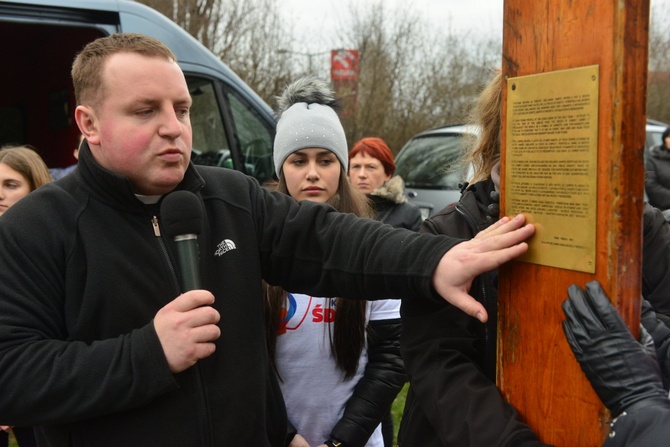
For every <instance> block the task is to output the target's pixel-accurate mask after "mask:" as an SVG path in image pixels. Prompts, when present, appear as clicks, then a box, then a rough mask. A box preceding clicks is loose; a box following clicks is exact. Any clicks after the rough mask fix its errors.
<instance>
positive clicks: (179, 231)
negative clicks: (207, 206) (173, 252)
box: [161, 191, 204, 238]
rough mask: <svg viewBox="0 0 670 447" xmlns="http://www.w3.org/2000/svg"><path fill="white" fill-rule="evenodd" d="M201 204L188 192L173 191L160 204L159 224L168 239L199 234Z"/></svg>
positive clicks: (201, 212) (200, 229)
mask: <svg viewBox="0 0 670 447" xmlns="http://www.w3.org/2000/svg"><path fill="white" fill-rule="evenodd" d="M203 214H204V213H203V210H202V204H201V203H200V199H198V196H196V195H195V194H193V193H192V192H190V191H173V192H171V193H170V194H168V195H166V196H165V197H163V201H162V202H161V222H162V225H163V230H164V231H165V233H166V234H167V235H168V236H169V237H172V238H174V237H176V236H180V235H183V234H200V232H201V231H202V219H203Z"/></svg>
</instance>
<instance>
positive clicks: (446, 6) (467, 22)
mask: <svg viewBox="0 0 670 447" xmlns="http://www.w3.org/2000/svg"><path fill="white" fill-rule="evenodd" d="M351 2H353V3H355V4H362V5H365V4H369V3H371V2H372V0H280V3H279V4H280V8H281V11H282V13H283V14H284V15H285V17H286V20H288V21H289V22H290V23H294V24H295V27H296V36H297V37H299V36H305V37H301V39H302V40H303V42H302V43H303V45H304V46H305V48H306V49H308V51H310V52H316V51H325V50H328V49H330V48H332V47H333V46H335V47H337V46H338V45H340V44H341V43H340V42H337V39H336V36H335V30H337V28H338V25H339V24H342V22H343V21H344V20H345V19H346V18H347V17H349V15H350V14H349V8H350V4H351ZM383 2H384V5H385V6H388V7H389V10H394V9H395V7H396V5H408V4H409V5H411V11H412V12H416V13H417V14H420V15H421V16H422V17H423V18H424V19H425V20H426V21H427V25H428V26H435V27H447V26H449V24H450V25H451V27H452V29H453V30H454V31H458V30H461V29H462V30H466V31H471V32H477V33H485V34H488V36H489V37H493V38H497V39H500V40H502V17H503V4H504V1H503V0H412V1H410V2H408V1H407V0H383ZM651 5H652V8H653V9H656V8H658V7H661V8H663V9H664V10H665V11H667V10H668V8H670V0H651Z"/></svg>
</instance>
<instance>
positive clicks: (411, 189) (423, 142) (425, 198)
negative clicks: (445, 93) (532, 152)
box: [396, 119, 670, 219]
mask: <svg viewBox="0 0 670 447" xmlns="http://www.w3.org/2000/svg"><path fill="white" fill-rule="evenodd" d="M668 126H670V125H669V124H666V123H662V122H660V121H656V120H652V119H648V120H647V126H646V131H647V139H646V144H645V156H646V154H647V151H648V150H649V149H650V148H651V147H652V146H657V145H659V144H661V135H662V134H663V131H664V130H665V129H666V128H667V127H668ZM464 134H472V135H477V128H476V127H473V126H464V125H450V126H443V127H438V128H435V129H430V130H426V131H424V132H421V133H419V134H417V135H415V136H413V137H412V138H410V140H409V141H408V142H407V143H406V144H405V145H404V146H403V148H402V149H401V150H400V152H398V155H397V156H396V174H398V175H400V176H401V177H402V178H403V180H405V194H406V195H407V197H408V200H409V201H410V202H412V203H414V204H415V205H417V206H419V208H421V214H422V216H423V217H424V219H425V218H427V217H429V216H432V215H433V214H435V213H437V212H438V211H440V210H441V209H443V208H444V207H445V206H447V205H449V204H452V203H455V202H457V201H458V199H459V198H460V196H461V192H460V186H459V185H461V184H463V183H464V182H465V181H467V180H468V169H467V167H463V166H461V165H460V157H461V155H462V151H463V149H464V146H463V135H464Z"/></svg>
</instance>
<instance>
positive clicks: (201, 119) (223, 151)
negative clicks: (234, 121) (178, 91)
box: [186, 76, 233, 168]
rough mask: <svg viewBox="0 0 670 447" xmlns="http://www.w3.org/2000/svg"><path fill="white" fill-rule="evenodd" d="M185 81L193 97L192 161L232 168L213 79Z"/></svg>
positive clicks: (188, 79) (191, 78)
mask: <svg viewBox="0 0 670 447" xmlns="http://www.w3.org/2000/svg"><path fill="white" fill-rule="evenodd" d="M186 83H187V84H188V90H189V92H190V93H191V98H192V99H193V105H192V106H191V127H192V128H193V155H192V159H193V163H195V164H201V165H208V166H223V167H227V168H232V167H233V163H232V160H231V158H230V147H229V145H228V138H227V136H226V129H225V127H224V125H223V121H222V118H221V116H222V115H221V110H220V108H219V104H218V101H217V100H216V92H215V90H214V84H213V82H212V81H211V80H209V79H203V78H200V77H197V76H187V77H186Z"/></svg>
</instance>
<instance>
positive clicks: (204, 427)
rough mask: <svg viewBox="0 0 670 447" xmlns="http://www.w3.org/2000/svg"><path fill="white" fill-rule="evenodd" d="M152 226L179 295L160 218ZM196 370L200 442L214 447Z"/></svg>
mask: <svg viewBox="0 0 670 447" xmlns="http://www.w3.org/2000/svg"><path fill="white" fill-rule="evenodd" d="M151 226H152V227H153V230H154V236H156V239H157V240H158V244H159V245H160V247H161V251H162V252H163V258H164V259H165V262H166V263H167V265H168V267H169V269H170V277H171V278H172V285H173V286H174V289H175V290H176V291H177V293H178V294H180V293H181V287H180V286H179V279H178V278H177V273H176V272H175V269H174V265H173V264H172V261H171V260H170V255H169V254H168V250H167V246H166V245H165V241H163V237H162V235H161V228H160V225H159V224H158V217H157V216H152V218H151ZM191 368H192V369H194V376H195V380H196V382H197V383H196V388H197V390H198V402H199V403H200V410H201V414H202V417H201V418H198V419H200V420H201V421H202V424H201V427H200V430H201V433H202V437H201V438H200V441H201V442H202V445H205V446H208V445H212V437H211V430H210V426H211V424H210V421H209V416H208V415H209V410H208V408H207V400H206V399H205V390H204V386H203V383H204V382H203V380H202V371H201V369H200V364H199V363H197V362H196V364H195V365H193V366H192V367H191Z"/></svg>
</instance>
